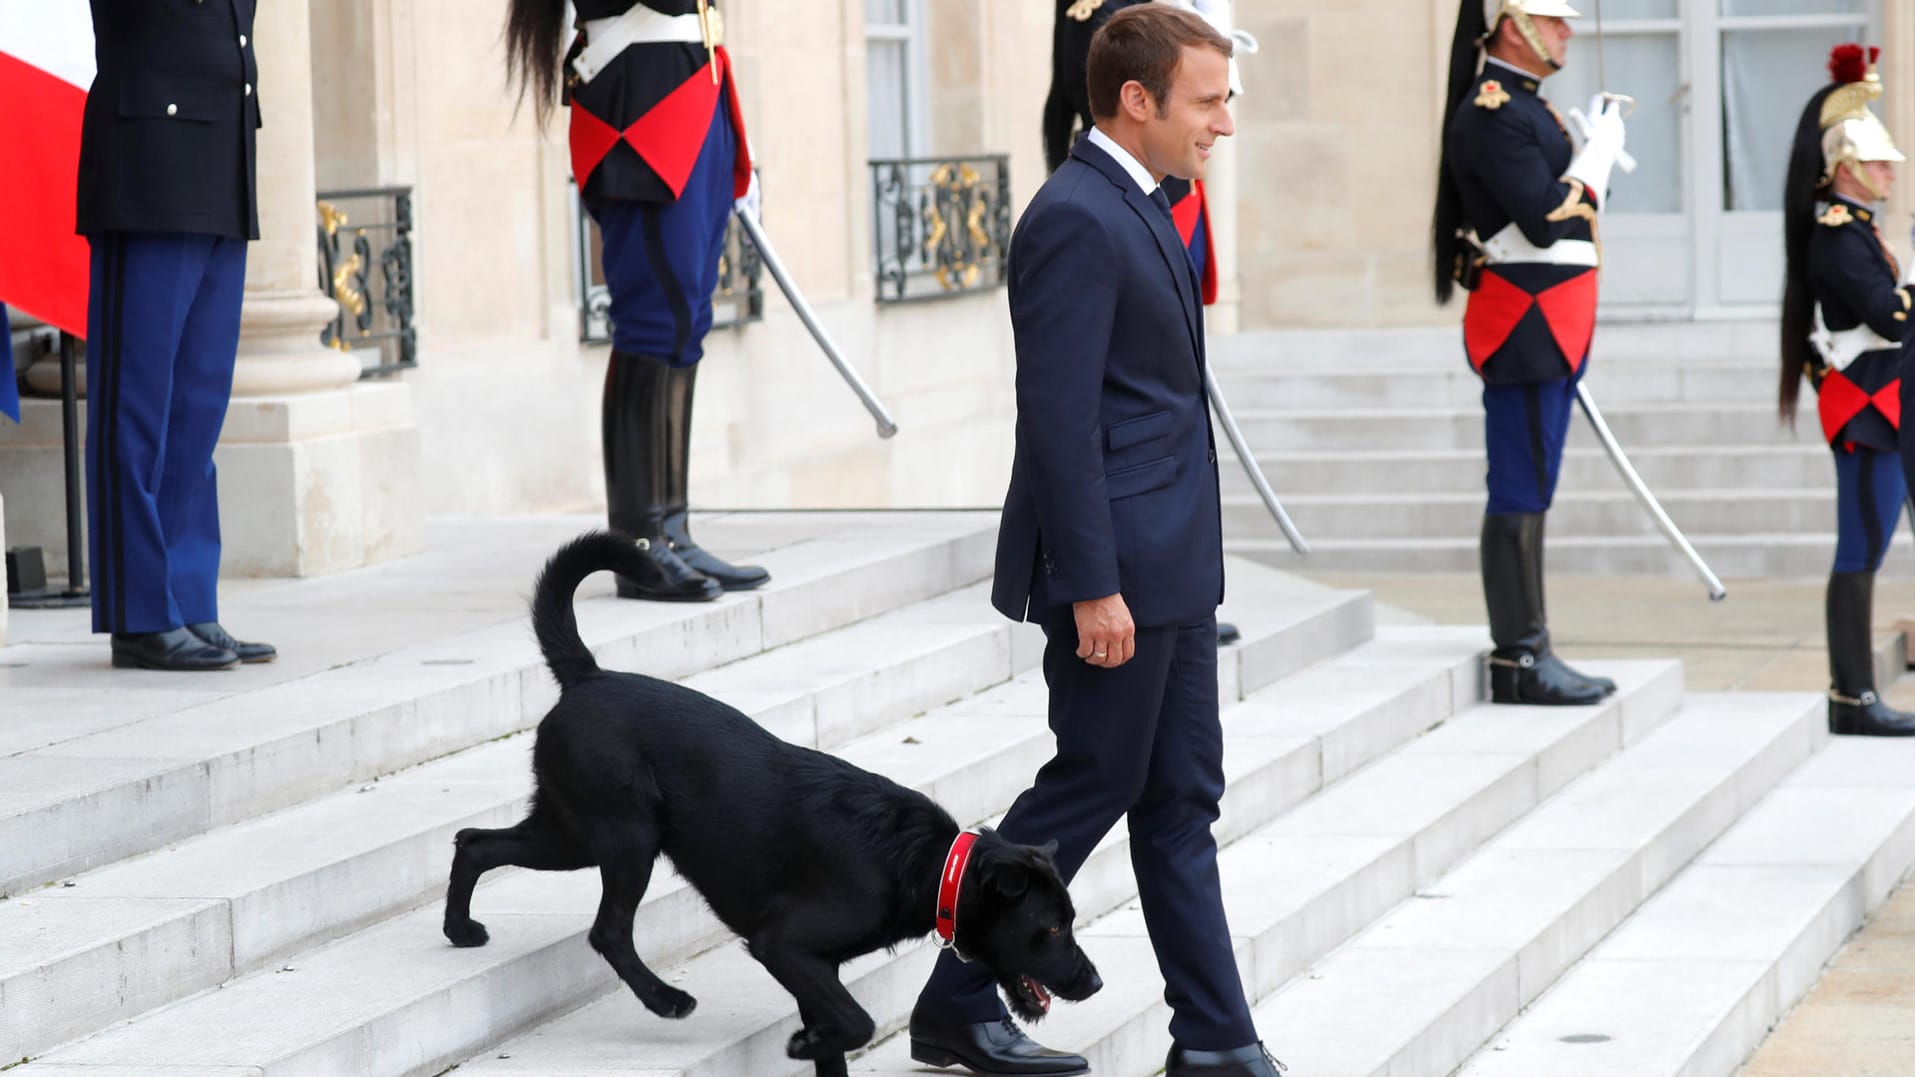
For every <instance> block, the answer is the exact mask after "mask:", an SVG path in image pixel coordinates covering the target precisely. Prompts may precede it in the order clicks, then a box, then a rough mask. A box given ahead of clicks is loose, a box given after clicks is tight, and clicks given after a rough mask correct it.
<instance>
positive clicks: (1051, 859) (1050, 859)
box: [1037, 841, 1057, 867]
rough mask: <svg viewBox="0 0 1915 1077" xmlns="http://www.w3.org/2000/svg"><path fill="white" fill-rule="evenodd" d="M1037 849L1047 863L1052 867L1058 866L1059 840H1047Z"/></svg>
mask: <svg viewBox="0 0 1915 1077" xmlns="http://www.w3.org/2000/svg"><path fill="white" fill-rule="evenodd" d="M1037 851H1038V853H1039V854H1040V855H1041V856H1042V857H1043V860H1044V862H1045V863H1047V864H1049V865H1051V866H1052V867H1056V866H1057V842H1055V841H1047V842H1045V843H1044V844H1042V845H1040V846H1038V847H1037Z"/></svg>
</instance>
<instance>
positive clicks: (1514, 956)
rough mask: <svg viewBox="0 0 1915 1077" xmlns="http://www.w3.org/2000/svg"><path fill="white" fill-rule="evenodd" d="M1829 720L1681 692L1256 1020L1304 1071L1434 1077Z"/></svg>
mask: <svg viewBox="0 0 1915 1077" xmlns="http://www.w3.org/2000/svg"><path fill="white" fill-rule="evenodd" d="M1827 736H1828V735H1827V733H1826V732H1825V730H1824V720H1823V706H1822V701H1821V699H1820V698H1819V697H1816V696H1812V695H1802V694H1773V695H1767V694H1765V695H1755V694H1724V695H1702V696H1690V697H1688V698H1687V699H1686V700H1685V701H1684V704H1683V709H1682V711H1681V713H1679V714H1678V715H1677V716H1676V717H1675V718H1674V719H1672V720H1671V721H1670V723H1669V724H1668V725H1667V726H1665V727H1663V728H1662V729H1660V730H1658V731H1657V732H1656V733H1654V734H1653V735H1651V736H1649V737H1647V738H1645V739H1644V740H1643V741H1642V742H1641V743H1640V744H1638V745H1636V746H1634V747H1632V748H1630V749H1629V750H1627V751H1625V752H1624V753H1622V754H1621V755H1620V756H1618V757H1617V758H1616V759H1614V760H1611V761H1610V762H1609V763H1607V764H1605V765H1604V766H1603V767H1601V768H1599V769H1598V770H1596V771H1594V772H1592V773H1590V774H1588V775H1585V776H1584V777H1582V778H1580V779H1578V780H1577V781H1576V782H1575V783H1573V784H1571V785H1570V786H1569V787H1568V788H1566V789H1564V790H1563V791H1562V792H1561V793H1559V794H1557V795H1556V796H1555V797H1553V798H1551V799H1550V800H1549V801H1548V802H1546V803H1544V804H1543V805H1542V806H1541V807H1539V808H1537V809H1536V810H1535V811H1534V812H1531V813H1530V814H1529V815H1528V816H1527V817H1525V818H1524V819H1523V820H1522V821H1521V822H1519V823H1517V824H1516V825H1515V826H1512V827H1510V828H1509V829H1508V830H1507V831H1505V832H1504V833H1502V834H1501V835H1499V836H1498V837H1497V838H1495V839H1494V840H1493V841H1491V842H1489V843H1488V844H1486V845H1485V846H1484V847H1483V848H1482V849H1481V850H1479V851H1478V852H1477V853H1476V854H1475V855H1474V856H1472V857H1471V858H1470V859H1468V860H1466V861H1465V862H1463V863H1462V864H1461V865H1459V866H1458V867H1457V868H1456V869H1455V870H1453V871H1451V872H1449V873H1448V874H1446V875H1444V876H1443V877H1442V878H1440V879H1437V880H1435V881H1433V882H1431V883H1429V884H1427V885H1426V886H1424V887H1422V888H1420V889H1419V890H1418V891H1417V893H1416V896H1415V897H1413V898H1412V899H1411V900H1409V901H1407V902H1404V903H1403V904H1401V905H1399V906H1397V907H1396V908H1395V909H1393V910H1391V912H1390V913H1389V914H1388V915H1387V916H1385V917H1383V918H1382V919H1380V920H1378V921H1377V922H1375V923H1374V924H1372V925H1371V926H1370V927H1369V928H1367V929H1366V930H1365V931H1364V932H1363V933H1362V934H1360V935H1358V936H1357V937H1356V938H1355V939H1352V940H1351V941H1350V942H1349V943H1348V944H1347V945H1345V946H1344V947H1342V948H1341V949H1339V950H1337V951H1336V952H1335V953H1334V954H1332V955H1330V956H1329V957H1328V958H1326V959H1325V960H1323V961H1320V962H1318V963H1316V964H1315V965H1314V966H1312V967H1311V968H1310V969H1309V971H1308V974H1307V975H1306V976H1300V977H1298V978H1296V979H1295V980H1293V981H1291V982H1290V983H1289V984H1287V985H1285V986H1284V987H1283V988H1282V989H1281V990H1280V991H1278V992H1277V993H1275V994H1274V995H1272V996H1271V997H1269V998H1266V999H1265V1000H1264V1001H1263V1002H1261V1003H1260V1004H1259V1005H1258V1006H1257V1007H1256V1011H1255V1014H1256V1019H1257V1025H1258V1027H1259V1028H1260V1029H1262V1030H1264V1031H1265V1034H1266V1035H1267V1036H1269V1037H1270V1039H1271V1041H1272V1043H1273V1045H1277V1046H1278V1047H1279V1049H1278V1052H1277V1053H1278V1054H1280V1055H1281V1056H1282V1058H1283V1059H1284V1061H1285V1062H1287V1063H1289V1064H1290V1065H1291V1066H1293V1067H1295V1068H1296V1070H1297V1072H1299V1073H1308V1074H1312V1075H1313V1077H1384V1075H1401V1077H1443V1075H1445V1074H1448V1073H1450V1072H1451V1071H1453V1070H1454V1069H1455V1068H1456V1067H1457V1066H1458V1065H1460V1064H1462V1063H1463V1062H1464V1061H1465V1060H1466V1059H1467V1058H1468V1057H1469V1055H1471V1054H1472V1053H1474V1052H1475V1051H1476V1049H1477V1048H1478V1047H1479V1046H1481V1045H1482V1044H1483V1043H1484V1042H1485V1041H1487V1040H1488V1039H1489V1038H1490V1037H1491V1036H1492V1035H1493V1034H1494V1033H1495V1032H1496V1030H1497V1029H1499V1028H1501V1027H1502V1026H1503V1025H1504V1024H1505V1023H1506V1022H1508V1021H1509V1020H1511V1019H1512V1018H1514V1017H1515V1016H1516V1014H1517V1013H1518V1012H1519V1011H1520V1010H1521V1009H1522V1008H1523V1007H1525V1006H1527V1005H1529V1004H1530V1003H1531V1002H1533V1001H1535V999H1536V998H1537V996H1539V995H1540V994H1542V992H1543V991H1544V990H1545V989H1547V988H1548V987H1549V985H1550V984H1551V983H1554V982H1555V981H1556V979H1557V978H1558V977H1559V976H1561V975H1562V974H1563V972H1564V971H1565V970H1566V969H1567V968H1569V966H1571V965H1572V964H1574V963H1575V961H1576V960H1577V959H1578V958H1580V957H1581V956H1582V955H1583V954H1585V953H1587V952H1588V951H1589V950H1590V948H1591V947H1592V946H1594V945H1596V944H1597V943H1598V942H1600V941H1601V940H1602V938H1603V937H1604V936H1605V935H1607V934H1608V933H1609V932H1610V931H1611V930H1613V929H1614V928H1615V927H1616V926H1617V925H1618V924H1620V923H1621V922H1622V921H1623V919H1624V918H1625V917H1627V916H1628V915H1629V914H1630V913H1631V912H1632V911H1633V910H1635V909H1636V908H1638V907H1639V906H1641V905H1642V903H1643V902H1644V901H1645V900H1646V899H1647V898H1649V896H1650V895H1652V894H1654V893H1655V892H1656V891H1657V890H1659V889H1660V888H1661V887H1662V886H1663V885H1664V884H1665V883H1667V882H1668V881H1669V879H1670V878H1671V877H1672V876H1673V875H1675V873H1676V872H1677V871H1679V870H1680V869H1681V868H1682V866H1683V865H1685V864H1687V863H1688V862H1689V861H1690V860H1692V859H1693V858H1694V857H1695V856H1696V855H1697V854H1699V853H1700V852H1702V850H1703V849H1704V847H1706V846H1707V845H1709V843H1710V842H1712V841H1714V840H1715V839H1716V838H1717V837H1719V836H1720V835H1721V834H1722V832H1723V831H1724V830H1725V829H1727V828H1728V827H1729V826H1730V825H1731V824H1732V823H1734V822H1735V821H1736V820H1737V819H1739V818H1741V817H1742V816H1743V815H1744V814H1745V813H1746V812H1748V811H1749V810H1750V809H1751V808H1752V807H1754V805H1755V803H1756V801H1757V800H1759V799H1760V798H1762V797H1763V796H1765V795H1767V794H1768V792H1769V791H1770V790H1771V789H1772V788H1773V787H1774V786H1775V784H1776V783H1777V782H1778V781H1780V780H1781V779H1782V778H1783V777H1785V776H1786V775H1787V774H1788V773H1789V772H1790V771H1791V770H1793V769H1795V768H1796V767H1797V766H1798V765H1800V764H1801V763H1802V762H1803V761H1804V760H1806V759H1808V758H1809V756H1810V755H1811V754H1813V753H1814V751H1815V750H1816V749H1817V748H1818V747H1819V746H1820V745H1821V744H1822V743H1823V742H1825V741H1826V740H1827ZM1233 912H1234V910H1233ZM1135 1072H1139V1073H1141V1072H1144V1071H1143V1070H1142V1069H1141V1068H1140V1069H1137V1070H1136V1071H1135ZM1523 1072H1526V1073H1549V1074H1555V1073H1557V1072H1559V1071H1558V1070H1555V1069H1553V1068H1547V1067H1545V1068H1539V1069H1535V1070H1526V1071H1523ZM1606 1072H1610V1073H1632V1074H1633V1073H1635V1072H1637V1071H1636V1070H1633V1069H1628V1068H1617V1069H1611V1070H1608V1071H1606Z"/></svg>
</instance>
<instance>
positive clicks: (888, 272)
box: [871, 155, 1011, 303]
mask: <svg viewBox="0 0 1915 1077" xmlns="http://www.w3.org/2000/svg"><path fill="white" fill-rule="evenodd" d="M871 207H872V213H873V220H872V230H871V234H872V245H873V247H874V253H875V255H876V257H877V265H876V275H877V294H878V302H880V303H909V302H913V301H915V300H920V299H941V298H944V297H946V296H952V295H962V294H964V293H966V292H978V291H984V290H985V289H989V288H996V287H998V286H1000V285H1002V284H1003V283H1004V281H1005V270H1004V258H1005V255H1006V254H1007V253H1008V252H1009V250H1010V247H1011V159H1010V158H1009V157H1006V156H1003V155H996V156H988V157H915V158H908V159H899V160H889V161H872V162H871Z"/></svg>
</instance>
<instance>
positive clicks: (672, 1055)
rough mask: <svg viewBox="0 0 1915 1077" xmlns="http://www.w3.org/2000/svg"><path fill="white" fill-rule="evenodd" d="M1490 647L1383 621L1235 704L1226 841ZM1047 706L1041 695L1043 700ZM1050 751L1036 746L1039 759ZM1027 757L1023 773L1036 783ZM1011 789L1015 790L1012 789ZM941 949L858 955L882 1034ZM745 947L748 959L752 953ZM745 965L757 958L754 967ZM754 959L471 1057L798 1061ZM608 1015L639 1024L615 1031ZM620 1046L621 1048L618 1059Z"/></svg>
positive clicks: (1370, 740)
mask: <svg viewBox="0 0 1915 1077" xmlns="http://www.w3.org/2000/svg"><path fill="white" fill-rule="evenodd" d="M1480 693H1481V669H1480V660H1479V658H1478V653H1477V651H1476V650H1475V646H1474V643H1473V641H1472V640H1470V639H1469V638H1468V635H1467V633H1459V632H1458V631H1456V630H1453V629H1428V628H1421V629H1416V628H1412V629H1395V628H1392V629H1384V630H1380V632H1379V636H1378V639H1377V641H1376V642H1375V643H1373V644H1370V645H1367V646H1365V647H1361V648H1358V649H1356V650H1355V651H1352V652H1350V653H1348V654H1346V655H1343V656H1340V657H1338V658H1336V659H1334V660H1332V661H1330V662H1328V663H1325V664H1322V665H1319V666H1316V667H1314V668H1312V669H1310V670H1308V671H1306V672H1304V673H1301V674H1298V675H1297V676H1293V677H1290V678H1288V679H1286V680H1284V681H1282V682H1281V683H1278V684H1276V685H1273V686H1272V687H1270V688H1268V689H1266V690H1264V691H1263V692H1261V693H1258V694H1257V695H1255V696H1253V697H1252V698H1251V699H1249V700H1247V701H1245V702H1244V703H1242V704H1240V705H1238V706H1235V707H1230V708H1227V709H1226V711H1225V715H1224V726H1225V740H1226V748H1225V767H1226V774H1227V778H1228V787H1227V790H1226V793H1225V801H1224V805H1223V814H1222V820H1221V821H1220V823H1219V824H1218V835H1219V839H1220V841H1223V842H1229V841H1231V840H1233V839H1234V838H1236V837H1237V836H1238V835H1240V834H1243V833H1246V832H1247V831H1249V830H1250V829H1253V828H1254V827H1256V826H1257V825H1259V824H1261V823H1262V822H1263V821H1265V820H1267V819H1269V818H1271V817H1274V816H1276V815H1279V814H1281V813H1282V812H1283V811H1285V810H1286V809H1287V808H1289V807H1291V806H1292V805H1294V804H1296V803H1297V802H1299V801H1302V800H1303V799H1304V798H1306V797H1308V796H1310V795H1311V794H1312V793H1314V792H1315V791H1316V790H1318V789H1320V788H1322V787H1323V785H1324V784H1325V783H1334V782H1336V781H1337V780H1338V779H1341V778H1344V777H1345V776H1346V775H1349V774H1351V773H1352V772H1353V771H1356V770H1358V769H1360V768H1362V767H1363V766H1364V765H1365V764H1366V763H1368V762H1369V761H1371V760H1372V759H1375V758H1377V757H1379V756H1381V755H1383V754H1385V753H1387V752H1389V751H1390V750H1391V749H1392V748H1394V747H1395V746H1396V745H1398V744H1401V743H1403V742H1405V741H1406V740H1409V739H1410V738H1413V737H1415V736H1416V735H1417V734H1418V733H1419V732H1421V731H1423V730H1426V729H1428V728H1430V727H1431V726H1433V725H1436V724H1437V723H1439V722H1441V721H1443V719H1444V717H1445V716H1447V715H1449V714H1452V713H1454V712H1455V709H1456V707H1457V706H1458V704H1459V703H1460V704H1461V705H1462V706H1469V705H1471V704H1473V703H1474V702H1475V701H1476V700H1477V699H1480V698H1481V695H1480ZM1033 703H1034V704H1035V705H1036V706H1040V707H1041V705H1042V700H1041V697H1040V698H1038V699H1035V700H1033ZM1042 757H1043V753H1039V754H1038V756H1037V757H1036V758H1034V759H1033V765H1034V764H1035V763H1036V762H1038V761H1041V759H1042ZM1033 772H1034V771H1033V770H1031V769H1027V770H1024V771H1022V772H1021V773H1019V774H1017V775H1015V778H1014V783H1013V784H1014V785H1015V786H1016V787H1017V789H1020V790H1021V788H1022V787H1023V785H1025V784H1027V783H1028V781H1029V778H1030V775H1031V773H1033ZM1006 799H1007V800H1008V798H1006ZM1071 889H1072V895H1073V898H1074V900H1075V901H1076V903H1077V906H1078V912H1079V917H1080V921H1085V920H1090V919H1092V918H1094V917H1096V916H1098V915H1099V914H1100V913H1104V912H1106V911H1109V910H1113V909H1116V908H1117V907H1119V906H1121V905H1123V904H1124V903H1125V902H1126V901H1129V900H1130V899H1131V898H1133V897H1134V895H1135V884H1134V881H1133V879H1132V877H1131V874H1130V865H1129V854H1128V843H1127V836H1126V834H1125V833H1124V831H1123V830H1122V828H1116V829H1113V831H1112V832H1111V833H1110V834H1109V835H1107V836H1106V838H1105V840H1104V841H1103V842H1102V843H1101V844H1100V845H1099V846H1098V848H1097V850H1096V852H1095V853H1093V855H1092V857H1091V858H1090V860H1089V861H1088V862H1087V863H1086V865H1085V867H1084V869H1083V870H1082V871H1081V872H1080V873H1079V874H1078V876H1077V878H1076V879H1075V880H1074V881H1073V883H1072V887H1071ZM931 956H932V951H931V948H930V947H929V946H928V945H924V944H923V943H921V942H914V943H912V944H908V945H907V946H905V947H901V948H900V950H899V952H898V953H897V954H895V955H888V954H879V955H872V956H870V957H867V958H865V959H862V960H860V961H858V962H854V963H852V964H851V965H849V966H847V968H846V970H845V978H846V983H847V985H848V986H850V987H851V989H852V990H853V992H854V993H856V994H857V995H858V996H859V998H860V999H862V1000H864V1001H865V1003H866V1004H867V1006H869V1007H870V1009H871V1012H872V1014H873V1017H874V1018H875V1019H876V1020H877V1021H878V1022H879V1025H880V1030H881V1033H882V1032H884V1031H889V1030H891V1029H895V1028H897V1027H898V1026H899V1025H900V1024H901V1023H902V1021H903V1020H904V1016H905V1014H906V1013H907V1012H908V1009H909V1006H910V1000H911V998H912V997H913V996H914V995H915V994H916V992H917V989H918V987H919V986H920V985H921V984H922V982H923V976H924V973H925V971H926V970H927V968H928V962H929V960H930V958H931ZM740 959H743V960H744V961H745V962H746V965H740V964H739V960H740ZM747 965H749V966H751V967H750V968H748V967H747ZM755 967H756V966H755V963H752V962H750V959H749V958H747V957H744V955H743V954H741V953H739V952H738V948H737V947H733V946H726V947H721V948H718V949H715V950H712V951H710V952H708V953H705V954H702V955H699V956H698V957H697V958H695V959H693V960H692V961H690V962H688V963H687V964H686V965H685V966H684V967H683V968H681V969H679V970H676V971H675V972H674V973H673V978H674V982H677V983H679V984H680V985H681V986H684V987H685V988H686V989H687V990H690V991H692V992H693V993H694V994H698V993H699V992H703V993H704V995H703V997H710V998H713V999H715V1000H717V1003H718V1006H717V1008H714V1010H713V1012H712V1014H711V1015H710V1016H709V1017H705V1018H701V1017H700V1014H703V1013H704V1012H705V1011H704V1007H702V1006H701V1008H700V1011H699V1012H698V1013H695V1014H693V1015H692V1017H691V1018H690V1019H689V1020H688V1021H687V1022H682V1023H680V1022H673V1023H669V1024H667V1023H663V1022H659V1021H657V1020H656V1019H653V1018H650V1017H649V1015H646V1014H643V1013H638V1014H634V1013H633V1012H632V1007H633V1006H635V1005H636V1004H635V1003H634V1002H632V1000H631V999H629V998H628V997H626V996H625V995H624V994H623V993H621V992H616V991H615V992H613V993H612V994H611V995H610V996H608V997H606V998H604V999H602V1000H600V1001H598V1002H595V1003H593V1004H591V1005H589V1006H587V1007H584V1008H583V1009H581V1010H579V1011H578V1012H576V1013H574V1014H571V1015H568V1016H566V1017H564V1018H561V1019H559V1020H557V1021H554V1022H552V1023H550V1024H548V1025H546V1026H544V1027H542V1028H540V1029H537V1030H535V1031H533V1032H531V1033H529V1034H528V1035H526V1036H525V1037H524V1038H522V1039H520V1040H517V1041H514V1042H508V1043H506V1044H504V1045H503V1046H501V1047H498V1048H495V1049H492V1050H488V1051H486V1052H485V1053H484V1054H483V1055H481V1056H478V1057H475V1058H473V1059H472V1060H470V1061H468V1062H467V1063H465V1064H464V1065H463V1066H462V1067H461V1070H462V1071H464V1070H468V1069H471V1070H477V1071H479V1072H487V1071H494V1070H496V1071H501V1072H503V1071H515V1072H542V1073H552V1074H558V1073H579V1072H588V1071H596V1070H599V1069H608V1071H609V1072H632V1073H639V1072H645V1073H651V1072H674V1071H676V1072H688V1073H699V1074H710V1075H714V1077H715V1075H718V1074H742V1073H750V1074H761V1073H778V1072H788V1071H791V1070H792V1069H793V1064H792V1063H791V1062H790V1060H788V1059H785V1058H784V1057H783V1049H784V1042H785V1039H786V1037H787V1036H788V1035H789V1034H790V1032H791V1030H792V1029H793V1028H795V1027H796V1024H797V1019H796V1014H795V1012H794V1008H793V1005H792V1002H791V999H790V996H789V995H786V994H784V993H783V992H782V991H781V990H780V989H779V988H778V987H777V986H776V985H775V984H774V983H773V982H772V981H771V980H770V978H769V977H768V976H767V975H766V974H765V973H764V972H763V970H762V969H758V970H757V971H756V972H755V973H754V972H753V971H751V969H752V968H755ZM607 1028H620V1029H634V1030H635V1031H636V1033H637V1034H638V1035H639V1036H640V1037H641V1038H640V1039H639V1041H638V1042H636V1043H634V1042H633V1041H632V1039H631V1038H630V1035H628V1034H626V1033H621V1034H620V1035H618V1036H617V1037H616V1039H617V1041H618V1046H617V1048H616V1049H615V1050H608V1044H607V1039H606V1029H607ZM614 1059H616V1061H614Z"/></svg>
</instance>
